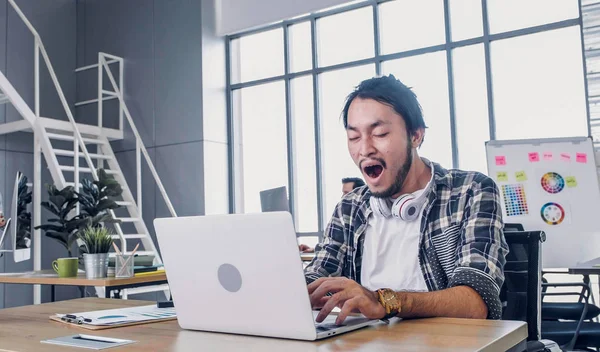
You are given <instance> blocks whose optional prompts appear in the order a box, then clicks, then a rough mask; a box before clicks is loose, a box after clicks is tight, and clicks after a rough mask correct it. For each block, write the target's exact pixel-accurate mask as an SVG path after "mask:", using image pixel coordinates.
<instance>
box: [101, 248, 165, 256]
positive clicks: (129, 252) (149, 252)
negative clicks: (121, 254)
mask: <svg viewBox="0 0 600 352" xmlns="http://www.w3.org/2000/svg"><path fill="white" fill-rule="evenodd" d="M132 250H133V248H131V250H129V251H128V252H127V253H125V254H131V251H132ZM135 254H136V255H154V256H155V254H154V252H152V251H137V252H135ZM116 255H117V253H115V252H109V253H108V256H109V257H110V258H114V257H115V256H116Z"/></svg>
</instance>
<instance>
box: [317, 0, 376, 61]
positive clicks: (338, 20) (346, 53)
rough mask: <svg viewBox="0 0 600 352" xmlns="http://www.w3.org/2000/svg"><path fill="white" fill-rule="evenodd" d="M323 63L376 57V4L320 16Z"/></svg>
mask: <svg viewBox="0 0 600 352" xmlns="http://www.w3.org/2000/svg"><path fill="white" fill-rule="evenodd" d="M317 33H318V45H319V52H318V56H319V66H330V65H335V64H339V63H342V62H348V61H354V60H360V59H365V58H368V57H373V56H374V55H375V43H373V8H372V7H371V6H367V7H363V8H360V9H357V10H353V11H348V12H343V13H340V14H337V15H332V16H328V17H323V18H321V19H319V20H317Z"/></svg>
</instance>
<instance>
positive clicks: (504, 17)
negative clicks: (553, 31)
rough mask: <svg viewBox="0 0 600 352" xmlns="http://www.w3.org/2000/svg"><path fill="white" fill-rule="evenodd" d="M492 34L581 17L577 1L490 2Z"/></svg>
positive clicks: (508, 0) (520, 0) (488, 3)
mask: <svg viewBox="0 0 600 352" xmlns="http://www.w3.org/2000/svg"><path fill="white" fill-rule="evenodd" d="M487 8H488V18H489V22H490V33H500V32H506V31H510V30H515V29H521V28H526V27H533V26H538V25H541V24H546V23H551V22H557V21H562V20H566V19H569V18H577V17H579V5H578V4H577V0H527V1H523V0H488V2H487Z"/></svg>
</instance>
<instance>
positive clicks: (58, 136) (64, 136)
mask: <svg viewBox="0 0 600 352" xmlns="http://www.w3.org/2000/svg"><path fill="white" fill-rule="evenodd" d="M46 135H47V136H48V138H50V139H56V140H61V141H74V140H75V136H72V135H68V134H58V133H46ZM83 142H84V143H88V144H106V142H105V141H103V140H101V139H92V138H83Z"/></svg>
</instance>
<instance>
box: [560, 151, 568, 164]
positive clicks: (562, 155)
mask: <svg viewBox="0 0 600 352" xmlns="http://www.w3.org/2000/svg"><path fill="white" fill-rule="evenodd" d="M560 159H561V160H562V161H566V162H570V161H571V155H569V153H560Z"/></svg>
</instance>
